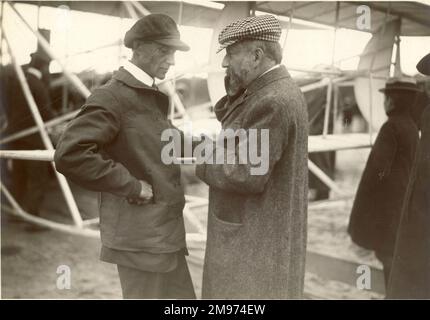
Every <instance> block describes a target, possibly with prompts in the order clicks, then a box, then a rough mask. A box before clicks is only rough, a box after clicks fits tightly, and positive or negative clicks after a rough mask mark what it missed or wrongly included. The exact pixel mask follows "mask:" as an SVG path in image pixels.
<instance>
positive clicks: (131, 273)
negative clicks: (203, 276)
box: [118, 255, 196, 299]
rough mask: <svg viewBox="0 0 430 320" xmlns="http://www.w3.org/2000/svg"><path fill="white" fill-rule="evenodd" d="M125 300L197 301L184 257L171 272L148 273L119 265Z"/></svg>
mask: <svg viewBox="0 0 430 320" xmlns="http://www.w3.org/2000/svg"><path fill="white" fill-rule="evenodd" d="M118 273H119V279H120V282H121V288H122V295H123V298H124V299H196V295H195V293H194V287H193V282H192V280H191V275H190V271H189V270H188V265H187V261H186V260H185V256H184V255H179V256H178V265H177V267H176V268H175V269H174V270H172V271H170V272H165V273H161V272H148V271H143V270H139V269H135V268H130V267H126V266H121V265H118Z"/></svg>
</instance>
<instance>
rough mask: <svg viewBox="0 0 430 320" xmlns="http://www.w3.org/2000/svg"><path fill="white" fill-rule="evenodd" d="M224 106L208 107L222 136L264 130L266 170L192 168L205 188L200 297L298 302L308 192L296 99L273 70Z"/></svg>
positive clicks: (293, 88) (301, 111)
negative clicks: (266, 135) (206, 212)
mask: <svg viewBox="0 0 430 320" xmlns="http://www.w3.org/2000/svg"><path fill="white" fill-rule="evenodd" d="M226 101H227V98H226V97H224V98H222V99H221V100H220V101H219V102H218V104H217V105H216V113H217V117H218V119H219V120H220V121H221V123H222V127H223V129H228V128H230V129H233V130H237V129H240V128H242V129H245V130H247V132H249V131H248V129H269V141H268V146H269V153H268V154H267V156H266V158H265V161H267V164H268V168H267V169H268V170H267V172H265V173H264V174H261V175H255V174H253V173H252V172H251V168H252V167H253V165H251V164H250V163H249V162H248V163H247V164H238V163H236V164H201V165H198V166H197V175H198V176H199V177H200V178H201V179H202V180H203V181H205V182H206V183H207V184H208V185H209V186H210V189H209V219H208V232H207V244H206V254H205V261H204V271H203V289H202V295H203V298H209V299H211V298H226V299H231V298H244V299H253V298H281V299H282V298H300V297H301V296H302V292H303V282H304V271H305V255H306V224H307V191H308V169H307V138H308V117H307V108H306V104H305V101H304V98H303V95H302V93H301V92H300V90H299V88H298V86H297V85H296V84H295V83H294V82H293V80H292V79H291V77H290V75H289V74H288V71H287V70H286V68H285V67H283V66H281V67H279V68H277V69H274V70H272V71H270V72H268V73H266V74H264V75H263V76H261V77H259V78H257V79H256V80H254V81H253V82H252V83H251V84H250V85H249V86H248V88H247V90H246V91H245V93H244V94H242V95H241V96H240V97H239V98H237V99H236V100H235V101H234V102H233V103H231V104H226ZM258 134H260V133H258ZM258 146H259V147H261V141H260V142H259V144H258Z"/></svg>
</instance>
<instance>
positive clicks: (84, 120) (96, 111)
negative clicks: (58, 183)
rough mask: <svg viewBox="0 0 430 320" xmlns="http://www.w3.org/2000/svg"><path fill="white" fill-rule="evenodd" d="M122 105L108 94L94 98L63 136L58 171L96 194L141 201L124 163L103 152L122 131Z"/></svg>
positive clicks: (56, 157) (57, 156)
mask: <svg viewBox="0 0 430 320" xmlns="http://www.w3.org/2000/svg"><path fill="white" fill-rule="evenodd" d="M120 123H121V114H120V110H119V105H118V103H116V100H115V99H114V97H113V96H112V94H111V93H109V92H108V91H107V90H102V89H99V90H97V91H95V93H94V94H93V95H92V96H90V98H89V99H88V102H87V103H86V105H84V107H83V108H82V110H81V112H80V113H79V114H78V115H77V116H76V118H75V119H74V120H72V121H71V123H70V124H69V126H68V127H67V129H66V130H65V132H64V133H63V134H62V136H61V138H60V140H59V142H58V144H57V149H56V151H55V154H54V161H55V165H56V169H57V171H59V172H61V173H62V174H64V175H65V176H66V177H68V178H69V179H70V180H71V181H73V182H75V183H76V184H78V185H81V186H82V187H84V188H87V189H89V190H93V191H104V192H109V193H112V194H115V195H118V196H125V197H137V196H138V195H139V193H140V189H141V186H140V182H139V180H138V179H136V178H135V177H133V176H132V175H131V174H130V172H129V171H128V170H127V168H126V167H124V166H123V165H122V164H121V163H118V162H115V161H114V160H113V159H110V158H109V157H107V156H105V155H103V154H102V153H101V152H100V151H101V149H102V148H103V146H105V145H107V144H109V143H110V142H111V141H112V140H113V139H114V138H115V137H116V135H117V134H118V132H119V130H120Z"/></svg>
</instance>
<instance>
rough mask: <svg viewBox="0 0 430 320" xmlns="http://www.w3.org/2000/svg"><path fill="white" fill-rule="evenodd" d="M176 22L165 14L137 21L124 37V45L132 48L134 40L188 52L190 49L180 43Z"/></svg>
mask: <svg viewBox="0 0 430 320" xmlns="http://www.w3.org/2000/svg"><path fill="white" fill-rule="evenodd" d="M180 38H181V37H180V34H179V30H178V26H177V25H176V22H175V21H174V20H173V19H172V18H170V17H169V16H167V15H165V14H158V13H154V14H149V15H147V16H145V17H143V18H141V19H139V20H138V21H137V22H136V23H135V24H134V25H133V26H132V27H131V29H130V30H128V31H127V32H126V34H125V37H124V45H125V46H126V47H127V48H133V42H134V41H135V40H147V41H154V42H156V43H160V44H162V45H165V46H168V47H172V48H175V49H176V50H180V51H188V50H190V47H189V46H188V45H187V44H185V43H184V42H182V41H181V39H180Z"/></svg>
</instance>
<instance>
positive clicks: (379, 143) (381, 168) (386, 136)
mask: <svg viewBox="0 0 430 320" xmlns="http://www.w3.org/2000/svg"><path fill="white" fill-rule="evenodd" d="M396 152H397V139H396V131H395V128H394V127H393V126H392V125H390V123H388V122H387V123H385V124H384V125H383V126H382V128H381V130H380V131H379V135H378V137H377V139H376V141H375V145H374V146H373V149H372V167H373V168H374V169H375V171H374V172H376V173H377V175H378V177H377V178H378V181H383V180H385V179H386V178H387V177H388V176H389V175H390V174H391V167H392V165H393V162H394V158H395V156H396Z"/></svg>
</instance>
